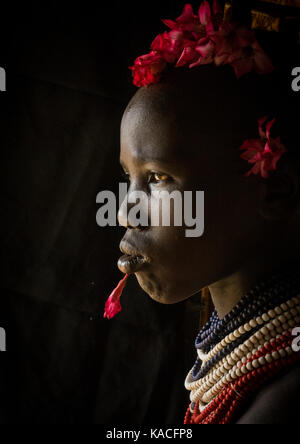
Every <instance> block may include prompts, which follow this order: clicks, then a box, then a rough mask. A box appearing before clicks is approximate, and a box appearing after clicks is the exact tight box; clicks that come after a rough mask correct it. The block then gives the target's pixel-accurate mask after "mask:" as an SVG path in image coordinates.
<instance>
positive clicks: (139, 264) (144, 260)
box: [118, 240, 151, 274]
mask: <svg viewBox="0 0 300 444" xmlns="http://www.w3.org/2000/svg"><path fill="white" fill-rule="evenodd" d="M120 250H121V251H122V253H124V256H122V257H120V259H119V260H118V267H119V270H120V271H122V273H127V274H132V273H136V272H138V271H140V270H141V269H142V268H144V267H145V266H146V265H147V264H149V263H150V262H151V259H150V258H149V257H148V256H146V255H145V254H143V253H141V252H140V251H138V250H137V249H135V248H134V247H133V246H132V245H130V244H129V243H128V242H127V241H125V240H122V241H121V243H120Z"/></svg>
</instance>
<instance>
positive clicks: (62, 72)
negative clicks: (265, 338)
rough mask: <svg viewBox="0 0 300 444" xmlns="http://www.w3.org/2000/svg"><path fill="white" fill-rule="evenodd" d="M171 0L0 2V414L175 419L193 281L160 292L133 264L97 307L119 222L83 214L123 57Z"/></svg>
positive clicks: (92, 197) (182, 400)
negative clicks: (177, 292) (118, 299)
mask: <svg viewBox="0 0 300 444" xmlns="http://www.w3.org/2000/svg"><path fill="white" fill-rule="evenodd" d="M193 3H194V5H195V6H197V7H198V6H199V3H200V2H193ZM183 4H184V2H182V1H177V0H176V1H175V0H173V1H163V2H160V1H152V2H150V3H148V2H134V1H122V2H121V1H111V2H98V3H96V2H88V1H84V2H76V1H72V2H69V3H66V2H65V3H62V2H59V1H57V0H55V1H50V0H47V1H44V2H35V3H29V2H24V4H23V5H20V4H19V3H14V2H10V4H9V7H8V6H6V7H4V6H2V5H1V8H2V11H1V18H0V23H1V26H0V28H1V29H0V32H1V45H0V66H2V67H4V68H5V69H6V74H7V91H6V92H1V93H0V112H1V131H0V141H1V181H2V182H1V269H0V273H1V274H0V277H1V284H0V285H1V305H0V327H1V326H2V327H5V329H6V332H7V351H6V353H1V354H0V355H1V356H0V358H1V360H0V364H1V365H0V423H30V424H34V423H36V424H38V423H44V424H46V423H47V424H53V423H64V424H75V423H76V424H80V423H82V424H91V423H96V424H113V423H119V424H120V423H123V424H143V425H151V424H153V423H155V422H156V423H157V422H158V423H161V424H182V422H183V418H184V414H185V411H186V408H187V404H188V402H189V399H188V393H187V392H186V390H185V388H184V379H185V376H186V374H187V372H188V370H189V369H190V367H191V365H192V364H193V362H194V359H195V354H194V349H193V341H194V339H195V335H196V334H197V331H198V321H199V307H200V305H199V304H200V302H199V301H200V298H199V295H196V296H195V297H193V298H191V299H190V300H189V301H188V302H183V303H180V304H177V305H174V306H163V305H160V304H158V303H156V302H154V301H152V300H151V299H150V298H149V297H148V296H147V295H146V294H145V293H144V292H143V291H142V290H141V289H140V288H139V286H138V284H137V282H136V279H135V278H131V279H129V282H128V286H127V288H126V290H125V292H124V293H123V296H122V306H123V311H122V312H121V313H120V314H119V315H118V316H117V317H116V318H115V319H113V320H111V321H107V320H104V319H103V318H102V316H103V310H104V303H105V300H106V298H107V297H108V295H109V293H110V292H111V290H112V289H113V288H114V287H115V285H116V283H117V282H118V281H119V279H120V278H121V277H122V276H121V273H120V272H119V270H118V269H117V266H116V261H117V258H118V257H119V255H120V252H119V249H118V244H119V242H120V239H121V237H122V235H123V231H124V230H123V229H122V228H120V227H116V228H99V227H98V226H97V225H96V220H95V216H96V211H97V205H96V195H97V193H98V192H99V191H102V190H115V191H117V189H118V183H119V182H120V181H122V178H121V176H120V167H119V164H118V158H119V125H120V119H121V116H122V112H123V110H124V108H125V106H126V103H127V101H128V100H129V99H130V97H131V95H132V94H133V93H134V91H135V87H133V85H132V82H131V74H130V72H129V70H128V65H130V64H131V63H132V62H133V60H134V58H135V57H136V56H138V55H140V54H143V53H145V52H148V47H149V44H150V42H151V41H152V39H153V37H154V36H155V35H156V34H157V33H159V32H162V31H163V30H164V25H162V23H161V22H160V18H168V17H170V18H171V17H176V16H178V15H179V14H180V12H181V9H182V5H183ZM4 394H5V395H6V396H4Z"/></svg>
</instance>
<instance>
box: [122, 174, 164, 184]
mask: <svg viewBox="0 0 300 444" xmlns="http://www.w3.org/2000/svg"><path fill="white" fill-rule="evenodd" d="M122 176H123V178H124V179H125V180H126V182H130V175H129V174H128V173H122ZM154 176H166V177H167V179H165V180H154V183H160V182H164V183H167V182H170V179H171V178H170V177H169V176H168V175H167V174H162V173H153V172H152V173H150V175H149V178H151V177H152V178H153V177H154ZM148 183H151V180H150V179H148Z"/></svg>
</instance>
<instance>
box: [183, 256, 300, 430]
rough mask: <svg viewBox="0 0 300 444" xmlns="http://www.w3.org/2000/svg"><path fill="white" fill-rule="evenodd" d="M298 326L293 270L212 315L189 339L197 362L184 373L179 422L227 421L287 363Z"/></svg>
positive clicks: (298, 287)
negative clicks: (186, 398) (185, 402)
mask: <svg viewBox="0 0 300 444" xmlns="http://www.w3.org/2000/svg"><path fill="white" fill-rule="evenodd" d="M297 326H300V276H299V266H298V265H295V266H293V267H291V268H290V269H289V270H285V271H280V272H277V273H274V274H272V275H270V276H268V277H266V278H265V279H264V280H263V281H261V282H259V283H258V284H257V285H256V286H255V287H254V288H253V289H252V290H251V291H250V292H249V293H247V294H246V295H245V296H244V297H243V298H242V299H241V301H240V302H239V303H238V304H237V305H236V306H235V307H234V308H233V310H232V311H231V312H230V313H229V314H228V315H227V316H225V317H224V318H223V319H222V320H220V319H219V318H218V315H217V313H216V311H214V313H213V314H212V316H211V318H210V320H209V321H208V323H207V324H206V325H205V326H204V327H203V328H202V330H201V331H200V333H199V334H198V335H197V338H196V340H195V347H196V351H197V360H196V363H195V364H194V366H193V368H192V369H191V370H190V372H189V373H188V375H187V377H186V380H185V387H186V389H187V390H189V391H190V400H191V403H190V405H189V408H188V411H187V413H186V417H185V424H193V423H216V424H220V423H229V422H232V421H233V420H234V418H237V416H238V414H239V412H240V409H241V407H242V405H243V404H244V403H245V402H246V401H247V400H249V399H250V398H251V396H253V394H254V393H255V391H257V390H259V388H261V386H262V384H264V383H265V382H267V381H268V380H269V379H270V378H271V377H273V376H275V375H276V374H277V373H278V372H279V371H280V370H281V369H283V368H285V367H287V366H290V365H292V364H293V363H294V362H295V361H296V360H298V359H299V358H300V353H295V352H293V350H292V348H291V343H292V339H293V337H292V330H293V328H294V327H297Z"/></svg>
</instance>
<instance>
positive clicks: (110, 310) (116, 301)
mask: <svg viewBox="0 0 300 444" xmlns="http://www.w3.org/2000/svg"><path fill="white" fill-rule="evenodd" d="M128 277H129V274H126V275H125V276H124V278H123V279H122V280H121V281H120V282H119V283H118V285H117V286H116V288H115V289H114V290H113V292H112V293H111V295H110V296H109V298H108V299H107V301H106V303H105V312H104V315H103V317H104V318H107V319H112V318H113V317H114V316H115V315H116V314H118V313H119V312H120V311H121V310H122V307H121V304H120V297H121V295H122V293H123V290H124V288H125V285H126V282H127V279H128Z"/></svg>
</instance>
